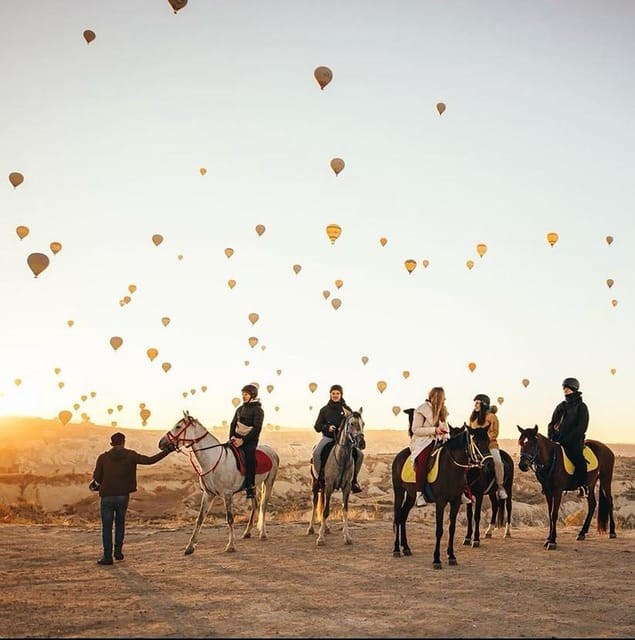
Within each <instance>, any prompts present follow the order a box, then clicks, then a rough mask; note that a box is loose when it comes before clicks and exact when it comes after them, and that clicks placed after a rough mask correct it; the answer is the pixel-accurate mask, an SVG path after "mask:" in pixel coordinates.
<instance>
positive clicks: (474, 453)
mask: <svg viewBox="0 0 635 640" xmlns="http://www.w3.org/2000/svg"><path fill="white" fill-rule="evenodd" d="M488 445H489V436H488V434H487V429H485V428H480V427H479V428H477V429H473V430H468V429H467V428H466V427H465V425H464V426H462V427H461V428H459V429H454V428H451V429H450V438H449V440H448V441H447V442H446V443H445V444H443V445H440V446H439V448H438V449H439V450H438V452H437V453H436V454H435V453H433V454H431V455H430V458H429V460H428V469H427V472H429V471H430V470H433V469H435V467H436V475H435V477H434V478H430V476H428V477H429V486H430V489H431V492H432V494H433V496H434V501H435V506H436V544H435V547H434V555H433V562H432V566H433V567H434V568H435V569H440V568H441V566H442V565H441V556H440V546H441V538H442V536H443V518H444V514H445V507H446V505H447V504H449V505H450V524H449V528H448V534H449V537H448V548H447V554H448V564H450V565H456V564H457V561H456V556H455V555H454V532H455V530H456V516H457V513H458V511H459V507H460V506H461V495H462V493H463V490H464V488H465V474H466V471H467V470H468V469H471V468H474V467H477V468H480V467H482V466H483V465H486V464H490V463H491V455H490V453H489V446H488ZM409 456H410V448H409V447H406V448H405V449H402V450H401V451H400V452H399V453H398V454H397V455H396V456H395V457H394V459H393V462H392V488H393V493H394V515H393V531H394V533H395V542H394V546H393V556H394V557H396V558H398V557H399V556H400V555H401V553H400V547H401V549H402V550H403V555H405V556H409V555H412V552H411V550H410V547H409V545H408V538H407V535H406V521H407V520H408V514H409V513H410V510H411V509H412V507H413V505H414V502H415V493H416V486H415V483H414V481H405V480H403V479H402V469H403V467H404V464H405V463H406V461H407V459H408V457H409Z"/></svg>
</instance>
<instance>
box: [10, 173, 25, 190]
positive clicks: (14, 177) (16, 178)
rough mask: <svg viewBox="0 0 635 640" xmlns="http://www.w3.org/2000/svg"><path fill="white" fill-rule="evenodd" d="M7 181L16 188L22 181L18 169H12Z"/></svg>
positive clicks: (22, 177)
mask: <svg viewBox="0 0 635 640" xmlns="http://www.w3.org/2000/svg"><path fill="white" fill-rule="evenodd" d="M9 182H10V183H11V184H12V185H13V188H14V189H16V188H17V187H19V186H20V185H21V184H22V183H23V182H24V176H23V175H22V174H21V173H20V172H19V171H13V172H12V173H10V174H9Z"/></svg>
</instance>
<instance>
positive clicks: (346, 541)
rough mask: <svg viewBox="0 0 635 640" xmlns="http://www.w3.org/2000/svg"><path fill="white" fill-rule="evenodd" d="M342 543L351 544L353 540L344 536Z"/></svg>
mask: <svg viewBox="0 0 635 640" xmlns="http://www.w3.org/2000/svg"><path fill="white" fill-rule="evenodd" d="M344 544H353V541H352V540H351V539H350V538H345V539H344Z"/></svg>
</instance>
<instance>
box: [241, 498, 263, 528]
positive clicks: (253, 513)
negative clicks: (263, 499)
mask: <svg viewBox="0 0 635 640" xmlns="http://www.w3.org/2000/svg"><path fill="white" fill-rule="evenodd" d="M249 502H250V503H251V510H250V511H249V520H247V526H246V527H245V530H244V531H243V535H242V537H243V538H251V528H252V527H253V526H254V522H255V521H256V513H257V512H258V509H259V508H260V502H259V500H258V495H257V493H256V497H255V498H251V499H249Z"/></svg>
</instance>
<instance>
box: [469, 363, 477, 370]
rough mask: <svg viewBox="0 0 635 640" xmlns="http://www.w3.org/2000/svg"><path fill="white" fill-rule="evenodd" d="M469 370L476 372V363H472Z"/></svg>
mask: <svg viewBox="0 0 635 640" xmlns="http://www.w3.org/2000/svg"><path fill="white" fill-rule="evenodd" d="M467 368H468V369H469V370H470V371H474V369H476V362H470V363H469V364H468V365H467Z"/></svg>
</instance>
